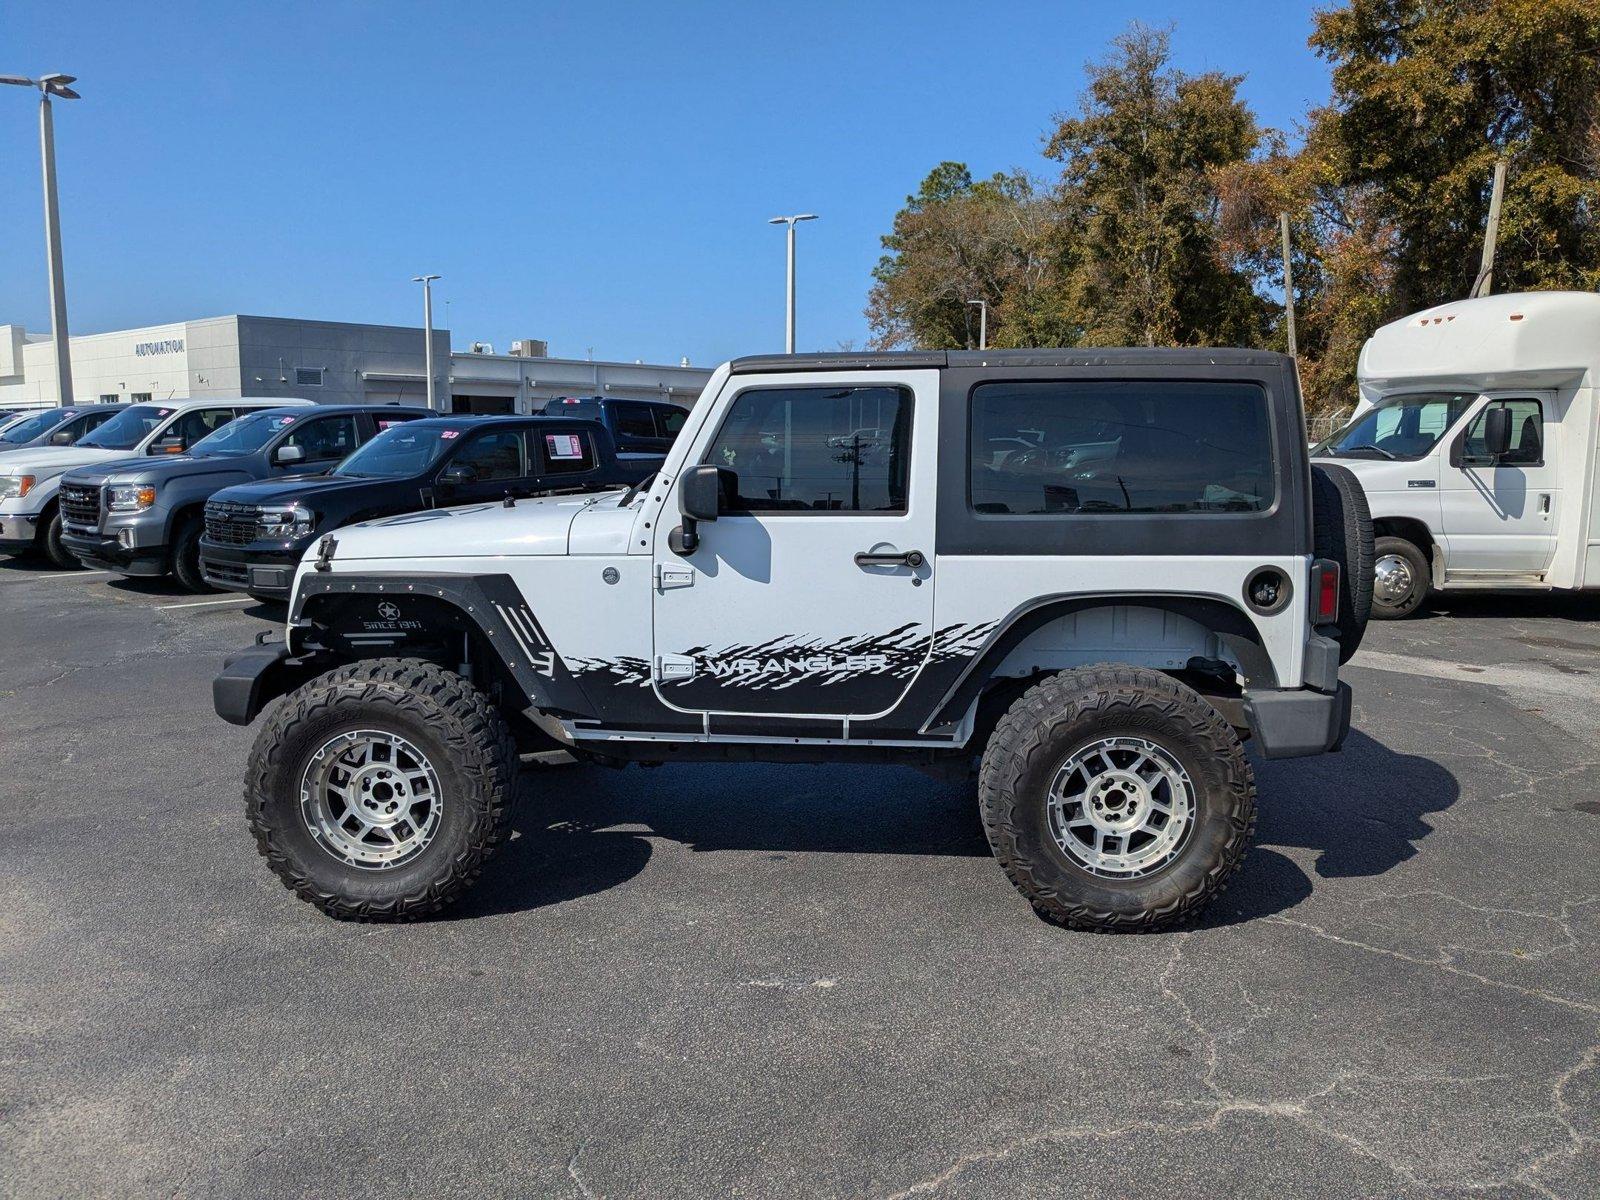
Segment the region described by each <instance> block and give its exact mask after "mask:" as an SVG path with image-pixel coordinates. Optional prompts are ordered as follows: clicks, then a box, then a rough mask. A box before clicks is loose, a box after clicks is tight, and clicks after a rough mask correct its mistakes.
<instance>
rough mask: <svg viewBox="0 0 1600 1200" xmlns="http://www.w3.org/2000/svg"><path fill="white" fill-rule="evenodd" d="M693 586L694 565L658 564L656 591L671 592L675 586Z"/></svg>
mask: <svg viewBox="0 0 1600 1200" xmlns="http://www.w3.org/2000/svg"><path fill="white" fill-rule="evenodd" d="M693 586H694V568H693V567H669V566H668V565H667V564H666V563H657V564H656V591H658V592H670V591H671V590H672V589H673V588H686V587H693Z"/></svg>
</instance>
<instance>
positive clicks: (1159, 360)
mask: <svg viewBox="0 0 1600 1200" xmlns="http://www.w3.org/2000/svg"><path fill="white" fill-rule="evenodd" d="M1290 361H1291V360H1290V359H1289V357H1288V355H1285V354H1278V353H1277V352H1275V351H1272V350H1243V349H1233V348H1227V347H1216V348H1213V347H1178V348H1165V349H1150V348H1147V347H1128V348H1111V347H1092V346H1076V347H1066V348H1062V349H1055V350H887V351H877V352H851V351H847V352H845V353H842V354H756V355H751V356H749V357H747V358H736V359H734V360H733V362H732V363H731V364H730V369H731V370H732V372H733V374H735V375H754V374H758V373H759V374H767V373H770V372H775V371H871V370H880V371H881V370H891V369H895V368H900V369H905V368H917V369H928V368H934V369H942V368H945V367H1193V366H1199V365H1204V366H1212V367H1266V366H1281V365H1284V364H1287V363H1289V362H1290Z"/></svg>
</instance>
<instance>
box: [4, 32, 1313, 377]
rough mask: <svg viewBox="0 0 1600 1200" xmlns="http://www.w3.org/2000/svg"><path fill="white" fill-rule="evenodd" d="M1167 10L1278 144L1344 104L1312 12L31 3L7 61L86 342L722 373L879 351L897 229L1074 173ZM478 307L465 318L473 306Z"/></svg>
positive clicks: (17, 255) (24, 244) (28, 194)
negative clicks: (192, 334) (383, 343)
mask: <svg viewBox="0 0 1600 1200" xmlns="http://www.w3.org/2000/svg"><path fill="white" fill-rule="evenodd" d="M1136 17H1137V18H1139V19H1142V20H1145V21H1147V22H1151V23H1154V24H1167V23H1171V24H1172V25H1173V26H1174V49H1175V52H1176V57H1177V60H1178V62H1179V64H1180V65H1181V66H1183V67H1185V68H1186V69H1190V70H1205V69H1213V68H1215V69H1223V70H1228V71H1232V72H1236V73H1243V74H1244V75H1245V76H1246V79H1245V83H1244V94H1245V95H1246V97H1247V98H1248V99H1249V100H1250V102H1251V103H1252V104H1253V105H1254V107H1255V109H1256V111H1257V113H1258V115H1259V117H1260V118H1261V119H1262V120H1263V121H1264V122H1266V123H1267V124H1271V125H1276V126H1278V127H1280V128H1287V129H1290V130H1292V129H1293V128H1294V126H1295V124H1296V122H1297V121H1298V120H1299V119H1300V117H1301V115H1302V114H1303V113H1304V112H1305V110H1306V108H1307V107H1308V106H1310V105H1312V104H1316V103H1320V102H1322V101H1323V100H1324V99H1325V98H1326V96H1327V89H1328V82H1327V71H1326V69H1325V68H1324V66H1323V64H1322V63H1321V62H1320V61H1319V60H1318V59H1316V58H1315V57H1314V56H1313V55H1312V54H1311V53H1310V51H1309V50H1307V48H1306V44H1305V43H1306V37H1307V35H1308V33H1309V32H1310V27H1311V7H1310V5H1307V4H1299V3H1273V2H1252V0H1234V2H1233V3H1209V2H1197V0H1190V2H1187V3H1147V4H1142V5H1138V6H1127V5H1116V4H1105V3H1079V2H1076V0H1074V2H1058V3H1016V4H1006V3H988V4H977V3H972V2H971V0H968V2H966V3H944V2H943V0H924V2H920V3H905V4H874V3H846V2H837V3H836V2H834V0H822V2H818V3H813V4H810V5H792V6H770V5H762V4H752V3H693V2H690V3H681V4H669V3H660V2H655V3H614V2H609V0H595V2H590V3H573V4H526V3H523V4H516V3H503V4H502V3H482V4H471V3H466V4H453V5H445V4H437V5H428V4H417V3H408V2H403V0H386V2H383V3H347V2H342V0H321V2H319V3H300V2H297V0H287V2H286V0H279V2H276V3H271V4H268V3H260V4H244V3H236V2H234V0H227V2H221V0H213V2H212V3H207V4H185V3H164V4H161V5H154V6H152V5H147V4H140V5H135V4H131V3H127V2H125V0H124V2H121V3H75V2H72V0H54V2H53V3H50V4H42V3H24V2H23V0H13V2H12V3H9V4H6V5H4V6H0V72H10V73H19V74H39V73H43V72H47V71H64V72H67V73H70V74H74V75H77V76H78V77H79V79H80V83H79V85H78V86H79V88H80V90H81V91H82V92H83V95H84V99H82V100H80V101H77V102H72V103H58V104H57V107H56V136H57V154H58V162H59V172H60V177H61V188H62V193H63V201H62V221H63V226H64V229H63V242H64V244H65V247H66V265H67V291H68V299H69V303H70V307H71V323H72V328H73V330H74V332H80V333H90V332H95V331H99V330H106V329H120V328H126V327H129V326H136V325H147V324H155V323H158V322H163V321H176V320H184V319H187V318H193V317H205V316H215V315H219V314H223V313H232V312H246V313H258V314H265V315H272V316H295V317H309V318H320V319H327V320H346V321H372V322H384V323H395V324H420V319H421V318H420V311H421V300H420V296H419V295H418V294H417V292H418V288H417V286H416V285H414V284H412V283H410V282H408V280H409V278H410V276H412V275H414V274H418V273H421V272H423V271H434V272H438V273H440V274H442V275H443V276H444V279H443V281H442V282H441V283H440V284H438V285H436V287H437V291H436V293H435V298H436V318H435V319H436V321H438V323H439V324H441V325H442V324H445V323H446V320H447V314H448V324H449V325H450V327H451V328H452V330H453V333H454V337H453V341H454V344H455V345H456V346H458V347H460V346H464V345H465V344H466V343H467V342H469V341H472V340H474V339H480V340H488V341H491V342H493V343H494V344H495V347H496V349H498V350H504V349H506V348H507V346H508V344H509V342H510V340H511V339H512V338H517V337H542V338H547V339H548V340H549V341H550V344H551V352H552V353H553V354H558V355H562V356H571V357H583V356H585V355H586V354H587V353H588V352H589V349H590V348H591V347H592V349H593V353H594V356H595V357H596V358H619V359H627V360H631V359H634V358H643V359H645V360H647V361H668V362H676V361H677V359H678V358H679V356H681V355H688V356H689V357H690V359H691V360H692V361H693V362H695V363H697V364H709V363H713V362H716V361H719V360H721V359H723V358H727V357H731V356H733V355H737V354H745V353H757V352H763V351H770V350H779V349H782V338H783V328H782V324H783V235H782V230H781V228H778V227H769V226H768V225H767V224H766V219H767V218H768V217H769V216H772V215H774V214H777V213H783V212H803V211H809V212H816V213H819V214H821V219H820V220H818V221H815V222H811V223H809V224H807V225H803V226H801V229H800V237H801V246H800V280H799V297H800V302H799V338H798V341H799V346H800V348H801V349H802V350H808V349H828V350H831V349H835V348H837V346H838V345H839V344H840V343H842V342H854V343H856V344H858V345H859V344H861V343H863V342H864V341H865V338H866V323H865V321H864V319H863V317H862V315H861V309H862V307H863V305H864V303H865V298H866V292H867V288H868V285H869V282H870V280H869V275H870V272H871V270H872V267H873V265H874V264H875V263H876V261H877V259H878V255H879V253H880V249H879V244H878V239H879V237H880V236H881V235H882V234H883V233H884V232H885V231H886V230H887V228H888V226H889V222H890V219H891V218H892V216H893V214H894V212H895V210H896V209H897V208H899V206H900V205H901V204H902V203H903V201H904V199H905V196H906V194H907V193H908V192H910V191H912V190H913V189H914V188H915V187H916V185H917V183H918V182H919V181H920V180H921V179H922V177H923V176H924V175H925V174H926V173H927V171H928V170H929V169H930V168H931V167H933V166H934V165H935V164H937V163H938V162H939V161H941V160H943V159H956V160H961V161H965V162H967V163H968V164H969V165H970V167H971V168H972V170H973V172H974V173H975V174H987V173H989V172H991V171H995V170H1001V169H1006V168H1010V167H1015V166H1021V167H1024V168H1028V169H1033V170H1044V169H1045V168H1047V167H1048V166H1050V164H1048V163H1046V162H1044V160H1043V159H1041V158H1040V156H1039V146H1040V139H1041V137H1042V136H1043V135H1044V134H1045V132H1046V131H1047V129H1048V128H1049V127H1050V117H1051V114H1052V113H1055V112H1059V111H1061V110H1063V109H1066V108H1070V107H1073V106H1074V105H1075V104H1076V99H1077V95H1078V93H1079V90H1080V88H1081V86H1082V81H1083V65H1084V63H1085V62H1087V61H1089V60H1091V59H1095V58H1099V57H1101V56H1102V55H1103V54H1104V53H1105V50H1106V47H1107V44H1108V42H1109V40H1110V38H1111V37H1113V36H1114V35H1115V34H1116V33H1117V32H1119V31H1120V30H1121V29H1122V28H1124V27H1125V26H1126V24H1127V22H1128V21H1130V20H1132V19H1134V18H1136ZM0 93H3V94H0V164H3V168H0V171H3V173H0V231H3V232H0V323H3V322H6V321H14V322H20V323H22V324H25V325H27V326H28V327H29V328H30V329H31V330H36V331H44V330H47V329H48V327H49V306H48V302H47V299H46V291H45V270H44V247H43V233H42V220H41V215H40V214H41V209H40V194H39V179H38V169H37V163H38V145H37V127H36V114H35V111H34V110H35V105H34V103H33V101H32V100H31V99H30V97H29V95H28V94H27V93H25V92H23V91H22V90H21V89H12V88H5V89H0ZM446 301H449V304H448V306H446V304H445V302H446Z"/></svg>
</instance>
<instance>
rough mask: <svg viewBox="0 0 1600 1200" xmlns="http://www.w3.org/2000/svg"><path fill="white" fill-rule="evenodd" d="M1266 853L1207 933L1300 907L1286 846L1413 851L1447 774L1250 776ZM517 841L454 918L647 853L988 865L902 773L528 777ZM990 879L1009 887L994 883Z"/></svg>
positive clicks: (1325, 853) (966, 806)
mask: <svg viewBox="0 0 1600 1200" xmlns="http://www.w3.org/2000/svg"><path fill="white" fill-rule="evenodd" d="M1256 774H1257V779H1258V782H1259V785H1260V795H1261V800H1260V807H1259V813H1260V816H1259V822H1258V829H1257V845H1256V848H1255V849H1254V850H1252V851H1251V853H1250V855H1249V857H1248V858H1247V859H1246V861H1245V863H1244V864H1243V867H1242V868H1241V870H1240V871H1239V873H1238V875H1237V876H1236V877H1235V878H1234V881H1233V883H1232V884H1231V885H1230V886H1229V889H1228V891H1227V892H1225V893H1224V894H1223V896H1222V897H1220V898H1219V900H1218V902H1217V903H1216V904H1215V905H1213V906H1212V908H1211V909H1210V910H1208V912H1207V914H1206V916H1205V918H1204V924H1206V925H1208V926H1215V925H1229V924H1235V923H1238V922H1242V921H1249V920H1254V919H1257V918H1260V917H1264V916H1268V915H1271V914H1274V913H1280V912H1285V911H1287V910H1289V909H1292V908H1294V907H1295V906H1296V905H1298V904H1300V903H1301V901H1303V900H1305V899H1306V897H1308V896H1309V895H1310V894H1311V891H1312V888H1313V887H1314V883H1313V880H1312V878H1311V875H1310V874H1308V873H1307V871H1306V870H1305V869H1304V868H1302V867H1301V866H1300V865H1299V863H1297V862H1296V861H1295V860H1294V858H1291V857H1290V856H1289V855H1287V854H1284V853H1282V851H1281V849H1279V848H1283V847H1295V848H1300V849H1306V850H1312V851H1315V852H1316V861H1315V863H1314V865H1313V867H1312V870H1313V871H1314V872H1315V874H1316V875H1318V876H1321V877H1322V878H1348V877H1359V876H1372V875H1381V874H1383V873H1384V872H1386V871H1389V870H1391V869H1392V868H1394V867H1395V866H1397V865H1398V864H1400V863H1402V862H1405V861H1406V860H1407V859H1409V858H1411V857H1412V856H1414V855H1415V854H1416V853H1417V845H1418V843H1419V842H1420V841H1421V840H1422V839H1423V838H1425V837H1427V835H1428V834H1429V833H1431V832H1432V830H1433V827H1432V826H1431V825H1430V824H1429V823H1428V821H1427V820H1426V818H1427V817H1428V816H1429V815H1430V814H1432V813H1436V812H1441V811H1443V810H1444V809H1446V808H1449V807H1450V806H1451V805H1452V804H1454V803H1455V802H1456V800H1457V799H1458V798H1459V796H1460V794H1461V789H1460V785H1459V784H1458V783H1457V781H1456V779H1455V777H1454V776H1453V775H1452V774H1451V773H1450V772H1449V771H1447V770H1446V769H1445V768H1443V767H1441V766H1440V765H1439V764H1437V763H1435V762H1433V761H1431V760H1429V759H1425V758H1420V757H1416V756H1414V755H1407V754H1397V753H1396V752H1394V751H1392V750H1390V749H1389V748H1388V747H1387V746H1385V745H1383V744H1382V743H1381V742H1378V741H1376V740H1374V739H1373V738H1371V737H1368V736H1367V735H1365V734H1363V733H1361V732H1359V731H1352V733H1351V734H1350V737H1349V738H1348V739H1347V741H1346V742H1345V747H1344V750H1343V751H1342V752H1341V753H1339V754H1333V755H1323V756H1321V757H1318V758H1310V759H1291V760H1281V761H1277V762H1262V761H1259V760H1258V761H1257V762H1256ZM514 829H515V835H514V837H513V840H512V841H511V842H510V844H509V845H507V846H506V847H504V848H503V849H502V850H501V852H500V854H499V855H497V856H496V858H495V860H494V861H493V862H492V864H491V866H490V867H489V869H488V870H487V871H486V872H485V877H484V879H483V881H482V883H481V884H480V885H479V887H478V888H477V889H475V890H474V891H473V892H472V893H470V894H469V895H468V896H467V897H466V899H465V900H464V901H463V903H462V904H461V905H459V906H458V907H457V908H456V910H455V911H454V912H453V913H452V916H454V917H456V918H470V917H479V916H487V915H491V914H497V913H508V912H520V911H524V910H527V909H533V908H541V907H544V906H546V905H550V904H558V903H561V902H563V901H565V900H571V899H575V898H577V897H580V896H585V895H592V894H594V893H597V892H602V891H605V890H607V889H608V888H612V887H616V886H618V885H620V884H623V883H625V882H627V881H628V880H629V879H632V878H633V877H634V876H636V875H638V874H639V873H640V872H641V871H643V870H644V869H645V867H646V866H647V865H648V864H649V861H650V857H651V853H652V848H651V842H652V840H653V839H657V838H662V839H667V840H670V841H674V842H678V843H680V844H682V845H685V846H688V847H690V848H691V849H692V850H694V851H708V852H709V851H716V850H736V851H747V852H748V851H755V852H764V853H780V854H781V853H794V854H808V853H853V854H891V855H928V856H935V857H938V856H945V857H951V856H954V857H987V856H988V855H989V853H990V851H989V846H988V843H987V841H986V840H985V838H984V835H983V830H982V827H981V825H980V823H979V820H978V813H977V797H976V787H975V786H974V785H973V784H972V783H971V782H949V783H946V782H940V781H937V780H934V779H931V778H929V777H927V776H924V775H922V774H920V773H918V772H916V771H913V770H911V769H910V768H905V767H870V768H860V767H846V766H790V765H780V764H741V765H713V764H698V765H691V764H683V765H673V766H668V767H665V768H662V769H660V770H650V771H643V770H638V769H630V770H626V771H611V770H607V769H605V768H603V767H589V766H570V767H559V768H547V769H541V770H535V771H531V772H528V773H525V774H524V777H523V781H522V787H521V792H520V796H519V805H518V811H517V814H516V816H515V818H514ZM996 878H997V879H1002V877H1001V876H1000V874H999V872H998V868H997V869H996Z"/></svg>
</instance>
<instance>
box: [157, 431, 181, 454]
mask: <svg viewBox="0 0 1600 1200" xmlns="http://www.w3.org/2000/svg"><path fill="white" fill-rule="evenodd" d="M187 448H188V447H187V446H186V445H185V444H184V441H183V439H182V438H181V437H179V436H178V435H177V434H175V433H174V434H168V435H167V436H166V437H164V438H158V439H157V440H156V443H155V445H153V446H151V447H150V453H151V454H182V453H183V452H184V450H186V449H187Z"/></svg>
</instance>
